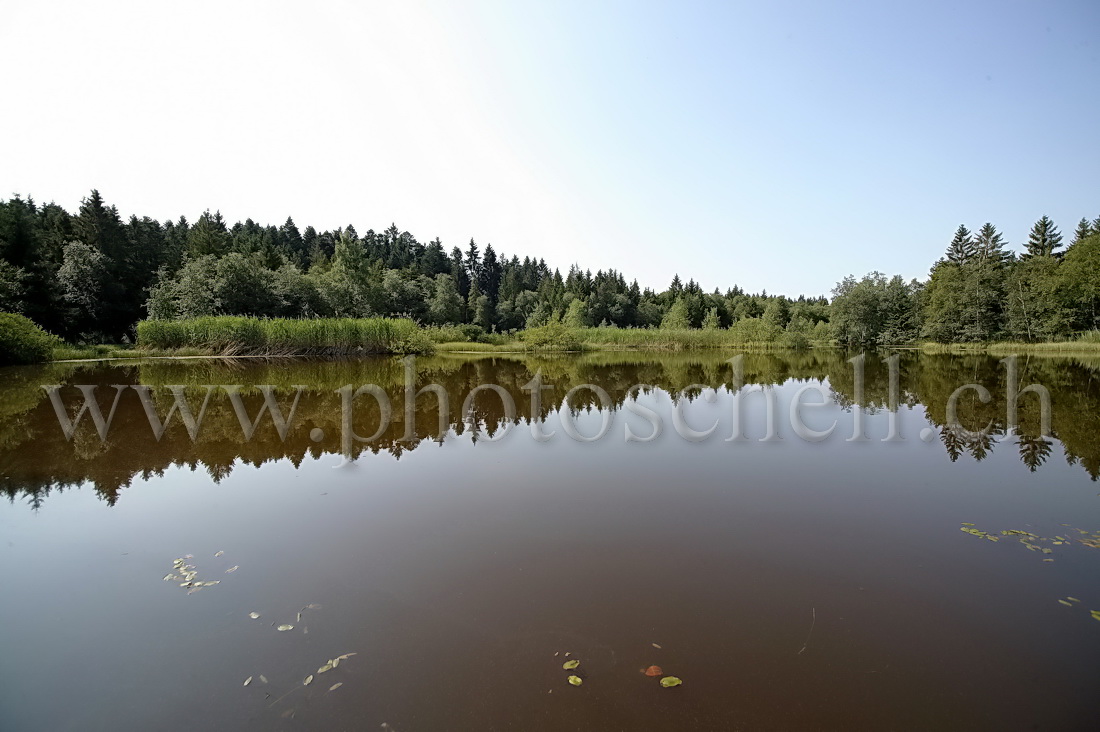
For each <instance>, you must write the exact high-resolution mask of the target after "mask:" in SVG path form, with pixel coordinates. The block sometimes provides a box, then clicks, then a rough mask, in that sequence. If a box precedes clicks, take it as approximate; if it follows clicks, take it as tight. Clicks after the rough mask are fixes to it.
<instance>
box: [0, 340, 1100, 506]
mask: <svg viewBox="0 0 1100 732" xmlns="http://www.w3.org/2000/svg"><path fill="white" fill-rule="evenodd" d="M731 355H732V354H724V353H712V352H704V353H698V352H695V353H668V354H650V353H647V354H638V353H630V352H612V353H594V354H585V355H580V356H559V357H546V356H537V357H523V356H514V357H513V356H508V357H501V356H473V357H467V356H463V357H458V356H454V355H440V356H435V357H431V358H422V359H420V360H419V361H418V362H417V364H416V374H415V387H416V388H417V389H420V388H421V387H423V386H425V385H428V384H439V385H440V386H442V387H443V388H444V389H445V390H446V392H447V394H448V395H449V397H450V405H451V409H450V413H449V414H448V415H447V420H446V422H445V424H446V430H444V431H441V430H440V428H439V412H438V409H437V406H436V404H437V399H436V397H435V396H434V395H431V394H425V395H423V396H421V397H420V398H419V399H417V400H416V401H415V405H414V409H413V412H412V418H413V420H414V424H413V425H412V426H411V428H409V427H408V426H407V425H406V424H405V420H406V415H405V410H404V404H405V402H404V398H405V396H404V364H403V363H402V361H401V360H399V359H392V358H386V359H372V360H356V361H323V362H322V361H288V362H260V363H256V362H247V363H246V362H239V361H238V362H233V361H198V362H191V361H188V362H180V361H150V362H143V363H132V364H124V365H110V366H89V365H80V366H77V365H62V364H55V365H51V366H46V367H38V368H25V369H5V370H4V379H3V385H2V386H0V489H2V490H3V491H5V492H6V493H7V494H8V495H9V497H10V498H11V499H12V500H14V499H15V498H16V497H17V496H25V497H26V499H27V500H28V501H29V502H30V504H31V505H32V507H37V506H40V505H41V503H42V500H43V499H44V498H45V497H46V496H48V495H50V493H51V491H61V490H65V489H66V488H68V487H71V486H76V485H81V484H84V483H91V484H94V486H95V489H96V490H97V491H98V492H99V494H100V495H101V496H102V498H103V499H104V500H106V501H108V502H109V503H112V504H113V503H114V502H115V501H116V500H117V499H118V496H119V494H120V492H121V491H122V490H124V489H125V488H126V487H128V486H129V485H130V484H131V482H132V481H133V479H134V477H135V476H137V477H141V478H149V477H153V476H157V475H161V474H163V473H164V471H166V470H168V469H169V468H172V467H179V466H182V467H187V468H189V469H191V470H196V471H197V470H202V471H204V472H205V473H206V474H207V475H208V476H209V477H210V479H211V480H213V481H214V482H219V481H221V480H222V479H224V478H225V477H226V476H228V475H230V474H231V473H232V471H233V470H234V468H235V467H236V466H237V465H241V464H244V465H252V466H259V465H263V464H264V463H267V462H271V461H275V460H290V461H291V462H292V463H293V464H294V465H295V466H297V465H300V464H301V463H302V462H303V461H304V460H306V459H307V458H312V459H316V458H320V457H322V456H323V455H325V454H334V453H338V452H339V451H340V449H341V448H340V444H339V435H340V433H341V402H340V397H339V396H338V394H337V393H336V390H337V389H339V388H340V387H342V386H344V385H346V384H355V385H363V384H377V385H379V386H380V387H381V388H382V389H383V391H384V392H385V393H386V394H387V395H388V397H389V399H390V402H391V404H392V416H393V419H392V422H391V423H390V424H389V425H388V426H387V427H386V428H385V429H384V430H383V431H382V434H381V436H380V437H379V438H378V439H377V440H375V441H373V442H370V443H367V444H362V443H355V444H354V445H353V448H352V450H353V452H352V455H351V457H352V458H354V457H358V456H359V455H362V454H364V453H374V454H377V453H386V454H389V455H391V456H393V457H394V458H397V459H399V458H400V457H401V456H402V455H403V454H404V453H405V452H407V451H409V450H415V449H420V447H421V444H422V443H424V447H425V448H427V447H430V443H435V444H436V445H441V444H443V443H444V442H445V441H446V440H448V439H453V438H454V437H455V436H467V437H470V438H472V439H474V440H476V439H479V437H478V436H479V435H480V436H481V437H482V438H494V437H496V436H498V435H499V433H500V431H501V430H502V429H504V428H505V426H506V425H509V424H510V425H511V426H515V427H519V426H523V425H525V424H529V423H530V422H531V421H541V420H544V419H546V418H547V416H548V415H549V414H550V413H551V412H552V411H554V410H556V409H558V408H559V407H562V406H564V408H565V409H567V410H568V411H569V412H571V413H572V414H574V415H579V414H581V413H585V412H589V411H592V410H599V409H601V408H603V407H602V405H601V399H600V396H599V395H598V393H597V392H596V391H595V390H593V389H590V388H585V389H579V390H576V391H574V392H573V393H572V394H571V395H570V396H569V398H568V400H566V401H565V402H564V405H563V397H564V395H565V394H566V392H568V391H569V390H570V389H571V388H573V387H574V386H577V385H579V384H592V385H594V386H596V387H598V388H599V389H602V390H603V391H604V392H606V394H607V395H608V396H609V397H610V406H609V408H610V409H611V410H618V409H620V408H621V407H622V405H623V403H624V401H625V400H626V399H627V398H630V397H632V396H633V395H631V394H630V390H631V388H632V387H634V386H635V385H638V384H646V385H651V386H652V388H654V389H658V390H663V391H665V392H668V393H669V394H670V395H671V396H672V399H673V401H674V402H675V401H677V400H679V399H681V398H684V399H687V400H688V401H689V402H690V401H692V400H695V399H697V398H698V397H699V395H700V394H701V392H702V389H703V388H712V389H721V388H726V389H732V388H733V386H734V385H733V369H732V368H731V366H730V363H729V362H728V359H729V358H730V356H731ZM853 355H855V354H850V353H845V352H843V351H839V350H837V351H833V350H822V351H810V352H798V353H778V352H770V353H764V354H746V355H745V356H744V357H743V360H742V367H743V371H744V383H745V384H747V385H751V384H761V385H779V384H784V383H787V382H795V383H801V382H812V381H821V382H825V383H827V384H828V386H829V388H830V389H831V393H832V396H833V399H834V401H835V402H836V404H838V405H839V406H840V407H842V408H845V409H849V410H852V409H862V410H865V411H867V412H877V411H882V410H897V409H902V408H905V409H911V408H915V407H918V406H921V405H923V408H924V412H925V415H926V417H927V419H928V420H929V421H930V422H931V423H932V424H933V425H934V426H935V427H937V428H938V429H937V431H938V433H939V434H938V436H939V441H940V443H941V444H942V445H943V447H944V450H945V453H946V456H947V458H948V459H949V460H950V461H951V462H955V461H957V460H959V459H960V458H962V457H963V456H965V455H968V456H970V457H972V458H973V459H975V460H979V461H980V460H984V459H985V458H987V457H988V456H989V455H991V454H992V453H993V451H994V449H995V447H996V446H997V442H998V439H999V438H1000V437H1003V436H1004V435H1005V434H1006V432H1007V424H1008V422H1007V419H1006V407H1007V405H1006V396H1005V395H1006V386H1007V384H1006V370H1005V367H1004V364H1002V363H1000V362H999V361H998V360H996V359H993V358H988V357H984V356H965V357H960V356H931V355H918V354H916V353H912V352H910V353H902V354H899V357H898V359H897V387H896V393H895V394H894V395H893V396H892V395H891V389H890V369H889V368H888V366H887V364H886V363H885V361H884V359H885V357H886V356H887V355H888V354H868V355H867V358H866V359H865V361H864V369H863V370H864V382H863V384H862V388H860V387H859V386H858V385H857V383H856V380H855V371H854V369H853V365H852V363H850V359H851V358H852V357H853ZM536 374H541V378H542V380H543V383H545V384H551V385H553V387H554V388H553V390H551V391H547V392H546V393H545V395H544V397H543V399H542V400H541V404H538V405H537V406H535V407H533V406H532V399H531V393H530V391H529V390H525V388H524V387H525V386H527V385H528V384H529V383H530V382H531V381H532V379H533V378H534V377H535V375H536ZM1096 375H1097V367H1096V365H1095V364H1091V363H1089V362H1087V361H1082V360H1077V359H1071V358H1029V359H1021V361H1020V362H1019V380H1020V384H1021V386H1022V385H1025V384H1029V383H1039V384H1042V385H1044V386H1045V387H1046V388H1047V389H1049V390H1050V392H1051V397H1052V399H1051V401H1052V405H1053V410H1052V415H1051V417H1052V419H1051V435H1050V436H1049V437H1051V438H1055V439H1056V440H1057V441H1058V443H1059V444H1060V445H1061V448H1062V450H1063V452H1064V455H1065V458H1066V460H1067V462H1068V463H1070V464H1073V465H1079V466H1081V468H1082V469H1083V470H1084V471H1085V472H1086V473H1087V474H1088V475H1089V476H1090V477H1091V478H1092V479H1093V480H1096V479H1097V478H1098V476H1100V440H1097V438H1096V435H1098V434H1100V380H1098V379H1096V378H1095V377H1096ZM43 384H68V385H73V384H96V385H99V387H100V389H99V391H98V393H99V395H100V402H101V404H103V405H104V407H105V408H106V407H109V405H110V398H111V395H113V393H114V389H112V388H111V385H113V384H143V385H147V386H149V387H150V394H151V397H152V401H153V404H154V405H155V408H156V411H157V413H158V414H159V415H160V417H161V418H162V419H163V418H164V416H165V415H166V414H167V413H168V410H169V408H170V407H171V405H172V395H171V393H170V391H169V390H168V389H167V388H166V387H168V386H171V385H177V384H178V385H183V386H184V387H185V389H184V393H185V394H186V395H187V396H188V398H189V400H190V403H191V404H192V405H198V404H200V403H201V402H202V397H203V395H204V393H205V385H208V384H241V385H244V386H243V388H242V391H241V395H242V400H243V403H244V405H245V408H246V410H247V412H248V414H249V415H250V416H252V417H254V416H255V415H256V414H257V413H258V411H259V410H260V409H261V408H262V407H263V403H264V399H263V395H262V394H261V393H260V391H259V390H258V389H256V388H255V386H256V385H260V384H271V385H274V386H275V387H276V395H277V399H278V400H279V403H280V405H283V406H284V408H289V405H290V403H291V402H292V400H293V395H294V389H295V386H296V385H308V387H307V389H306V390H305V394H304V395H303V397H302V399H301V401H300V404H299V407H298V413H297V415H296V418H295V421H294V426H293V429H292V430H291V431H290V433H289V434H288V435H287V438H286V440H282V439H280V437H279V435H278V434H277V431H276V429H275V427H274V426H273V424H272V423H271V420H270V419H269V418H268V417H266V416H265V418H264V420H262V422H261V424H260V426H259V427H258V428H257V430H256V433H255V435H254V436H253V439H251V440H246V439H244V436H243V434H242V429H241V424H240V422H239V420H238V417H237V415H236V413H235V412H234V410H233V408H232V406H231V404H230V403H229V401H228V400H227V398H226V397H225V395H224V394H220V395H219V396H218V397H215V398H213V399H211V402H210V406H209V409H208V410H207V413H206V414H205V416H204V420H203V423H202V428H201V434H200V435H199V439H198V440H197V441H192V440H191V438H190V436H189V435H188V434H187V431H186V429H185V428H184V425H183V424H182V423H181V422H180V421H179V418H178V416H177V417H175V418H173V420H172V422H171V424H170V426H169V427H168V428H167V430H166V432H165V433H164V435H163V438H162V439H161V440H159V441H158V440H156V439H155V437H154V435H153V433H152V430H151V428H150V424H149V420H148V417H147V415H146V413H145V411H144V409H143V407H142V405H141V402H140V399H139V398H138V395H137V393H136V392H134V391H133V390H128V391H127V392H126V393H125V395H124V396H123V397H122V398H121V400H120V402H119V406H118V410H117V413H116V414H115V416H114V420H113V422H112V425H111V428H110V434H109V436H108V439H107V441H105V442H104V441H101V440H100V439H99V437H98V435H97V434H96V433H95V430H94V428H93V427H92V425H91V423H90V420H89V419H87V416H85V418H84V419H83V420H82V422H81V425H80V427H79V428H78V429H77V431H76V433H75V435H74V437H73V440H72V441H68V440H66V439H65V437H64V435H63V434H62V431H61V429H60V428H59V425H58V420H57V417H56V415H55V413H54V411H53V407H52V405H51V404H50V402H49V399H48V398H47V397H46V392H45V391H44V390H43V389H42V388H41V385H43ZM482 384H496V385H499V386H500V387H501V388H502V389H503V390H504V392H505V393H506V394H507V395H509V396H510V397H511V400H512V402H513V403H514V405H515V413H514V415H512V416H511V418H509V416H508V414H507V413H506V408H505V404H504V403H503V401H502V399H501V397H500V395H498V394H496V393H493V392H492V391H489V390H482V391H481V392H479V393H477V394H476V395H475V397H474V398H473V400H472V409H471V411H470V413H469V414H460V412H461V409H460V407H461V405H462V404H463V402H464V401H465V400H466V398H467V397H468V396H469V395H470V394H471V392H473V391H474V390H475V389H476V388H477V387H478V386H479V385H482ZM964 384H981V385H984V386H985V387H986V388H988V389H989V391H990V393H991V395H992V399H991V400H990V401H989V402H988V403H983V402H981V401H980V400H979V399H978V398H977V395H976V394H975V393H974V392H973V390H970V391H968V392H967V393H965V394H962V395H961V396H960V397H959V399H958V401H957V405H956V406H957V416H958V424H957V425H952V424H949V421H948V419H947V404H948V401H949V399H950V397H951V395H952V394H953V393H954V392H955V390H956V389H958V388H959V387H960V386H961V385H964ZM691 385H696V386H695V387H694V388H693V389H690V390H688V391H686V392H685V393H684V394H683V396H681V391H682V390H684V389H685V388H686V387H689V386H691ZM642 391H643V393H645V392H646V391H647V389H643V390H642ZM62 393H63V395H64V402H65V404H66V406H67V408H68V409H69V410H70V415H72V414H75V411H76V409H77V408H78V405H79V402H80V399H81V397H80V395H79V393H78V392H77V390H76V389H72V388H69V389H65V390H63V392H62ZM1018 410H1019V414H1018V427H1017V429H1016V435H1015V439H1016V442H1017V449H1018V453H1019V457H1020V460H1021V461H1022V462H1023V463H1024V465H1026V466H1027V467H1028V469H1029V470H1031V471H1036V470H1038V469H1039V467H1040V466H1042V465H1045V464H1046V463H1047V462H1048V460H1049V458H1050V455H1051V454H1052V452H1053V449H1054V444H1055V442H1054V440H1053V439H1049V438H1048V437H1045V436H1043V435H1041V434H1040V430H1041V410H1040V404H1039V399H1038V398H1037V397H1035V396H1034V395H1024V396H1022V397H1021V398H1020V400H1019V405H1018ZM380 420H381V411H380V409H379V407H378V405H377V403H376V402H375V401H374V400H373V399H370V398H368V397H363V398H361V399H359V400H357V401H356V402H355V409H354V420H353V427H354V429H355V431H356V432H357V433H358V434H361V435H370V434H372V433H374V432H375V431H376V430H377V429H378V425H379V422H380ZM987 427H988V428H987ZM322 433H323V437H322V438H321V439H315V437H316V436H318V435H321V434H322Z"/></svg>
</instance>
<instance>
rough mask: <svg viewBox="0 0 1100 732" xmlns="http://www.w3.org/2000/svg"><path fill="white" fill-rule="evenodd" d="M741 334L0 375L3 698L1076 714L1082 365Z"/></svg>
mask: <svg viewBox="0 0 1100 732" xmlns="http://www.w3.org/2000/svg"><path fill="white" fill-rule="evenodd" d="M737 355H738V354H735V353H669V354H656V355H653V354H638V353H591V354H582V355H573V356H558V357H551V356H547V357H526V356H520V355H515V356H513V355H506V354H505V355H486V354H483V355H460V354H441V355H437V356H432V357H424V358H419V359H416V360H415V361H412V362H406V361H403V360H401V359H399V358H379V359H371V360H355V361H329V362H315V361H293V360H291V361H262V360H237V361H212V360H201V359H196V360H180V361H169V360H148V361H141V362H112V363H109V364H105V363H100V364H89V363H80V364H77V363H69V364H64V363H59V364H52V365H48V366H42V367H36V368H8V369H3V370H0V420H2V421H0V488H2V489H3V491H4V493H5V494H6V495H7V496H8V497H9V499H10V500H9V501H8V502H5V504H4V505H3V506H0V576H2V577H3V598H4V601H3V602H2V603H0V648H2V649H3V651H2V656H0V658H2V660H0V728H2V729H5V730H51V731H57V730H81V731H82V732H83V731H86V730H116V729H157V730H195V729H234V730H237V729H239V730H253V729H254V730H270V729H286V730H297V729H319V730H320V729H323V730H336V729H388V730H396V731H397V732H408V731H410V730H447V729H456V730H467V729H478V730H543V729H545V730H560V729H579V730H635V729H677V730H696V729H697V730H734V729H745V730H757V729H763V730H812V729H845V730H888V729H896V730H927V729H951V730H973V729H991V728H998V729H1012V730H1016V729H1057V730H1067V729H1096V727H1097V724H1098V720H1100V695H1098V693H1097V688H1098V682H1100V665H1098V661H1100V622H1097V619H1096V617H1095V616H1094V614H1093V612H1092V611H1094V610H1096V611H1100V583H1098V582H1097V579H1098V577H1100V495H1098V492H1100V486H1098V483H1097V477H1098V476H1100V366H1098V364H1097V363H1095V362H1089V361H1088V360H1078V359H1073V358H1034V357H1031V358H1028V357H1024V356H1021V357H1019V359H1017V360H1016V361H1015V362H1014V363H1004V362H1002V361H999V360H997V359H994V358H989V357H985V356H972V357H971V356H968V357H960V356H931V355H917V354H915V353H901V354H899V355H897V357H896V358H894V359H893V361H892V362H891V361H889V358H888V357H889V356H890V354H885V353H877V354H876V353H868V354H866V356H865V357H864V358H863V359H862V360H860V359H859V358H855V360H852V359H853V358H854V357H857V354H845V353H841V352H831V351H812V352H806V353H768V354H745V355H744V356H743V357H740V358H734V357H736V356H737ZM731 358H732V359H733V360H732V361H731V360H730V359H731ZM1010 370H1011V373H1012V376H1011V377H1010V376H1009V373H1010ZM407 381H408V382H410V383H412V384H413V387H414V388H413V390H407V389H406V382H407ZM432 384H435V385H437V386H438V388H437V389H435V390H434V391H427V392H425V393H423V394H422V395H421V396H419V397H418V398H412V395H414V393H415V390H419V389H421V388H423V387H426V386H428V385H432ZM1014 384H1015V386H1016V387H1018V388H1019V389H1023V387H1025V386H1027V385H1029V384H1038V385H1040V386H1041V387H1042V388H1041V389H1040V388H1033V389H1031V390H1028V391H1024V392H1022V393H1019V394H1018V396H1017V397H1016V398H1015V400H1014V399H1013V398H1012V396H1011V392H1012V391H1013V386H1014ZM115 385H117V387H116V386H115ZM639 385H641V386H639ZM81 386H83V387H84V390H83V391H82V390H81V388H79V387H81ZM93 386H94V387H95V389H94V390H93V389H92V387H93ZM261 386H264V387H266V388H264V389H261V388H260V387H261ZM44 387H47V388H44ZM50 387H59V388H50ZM208 387H209V388H208ZM479 387H482V388H479ZM960 387H964V388H961V389H960ZM956 390H958V391H957V393H956ZM1043 390H1045V394H1044V393H1042V392H1043ZM265 392H266V395H265ZM85 394H90V395H92V396H93V397H94V398H95V399H96V405H98V407H99V408H100V409H101V414H99V415H98V416H100V417H101V419H100V425H99V428H100V429H97V425H96V424H95V419H93V417H95V416H97V415H96V414H95V413H94V410H88V409H86V410H85V412H84V413H83V414H82V416H81V418H80V420H79V421H78V422H76V424H75V425H73V424H71V420H72V418H73V417H74V416H75V415H76V414H77V412H78V411H79V410H80V409H81V406H82V405H84V404H85ZM953 394H954V398H952V395H953ZM443 395H445V398H446V400H447V401H448V402H449V404H448V407H449V408H448V410H447V414H445V415H443V419H442V420H441V419H440V411H441V410H440V409H439V408H438V401H439V399H440V397H441V396H443ZM983 397H988V401H985V402H983V401H982V398H983ZM116 398H117V403H116V404H115V407H114V410H113V414H112V402H113V400H115V399H116ZM177 398H180V399H182V400H185V402H186V405H187V406H188V408H189V409H190V412H191V414H190V418H191V425H188V424H186V423H185V422H186V420H183V419H181V413H182V410H180V409H177V411H176V413H175V414H174V415H173V416H172V417H171V419H170V420H169V421H168V423H167V426H165V425H164V424H163V420H164V418H165V416H166V415H167V414H168V412H169V409H170V408H171V407H172V405H173V403H174V400H175V399H177ZM265 398H266V399H268V400H269V401H268V402H267V404H268V411H267V412H265V413H264V414H262V415H261V416H260V418H259V419H258V420H257V414H259V413H260V412H261V409H262V408H263V407H264V405H265ZM295 398H297V405H296V408H294V409H293V414H292V413H291V412H292V405H293V404H294V402H295ZM204 399H208V401H207V404H206V409H205V411H203V412H202V413H201V419H200V411H201V409H200V408H201V406H202V404H203V401H204ZM1044 400H1047V401H1048V403H1049V411H1047V412H1046V413H1044V409H1043V408H1042V403H1043V401H1044ZM1012 401H1016V410H1015V411H1016V415H1015V416H1013V415H1012V414H1011V412H1012V411H1013V410H1011V409H1010V406H1011V402H1012ZM387 403H388V407H389V408H388V410H387V409H386V404H387ZM792 404H793V405H794V406H795V407H798V405H802V406H801V407H798V408H797V409H795V410H794V411H793V412H792ZM272 405H273V406H274V407H275V410H277V417H278V419H276V420H274V421H273V419H272V411H273V410H272V409H271V406H272ZM464 407H465V408H464ZM387 411H388V414H387ZM280 421H281V422H282V424H281V425H279V424H277V423H278V422H280ZM1044 422H1046V423H1047V424H1044ZM834 424H835V427H834V428H833V431H832V432H831V433H829V432H828V430H829V427H830V425H834ZM189 427H190V428H191V432H193V434H191V433H189ZM1010 427H1015V429H1009V428H1010ZM161 428H163V431H161ZM280 428H281V429H280ZM712 428H713V431H711V430H712ZM158 432H160V439H158V438H157V436H156V435H157V433H158ZM280 432H281V433H282V434H280ZM1044 432H1046V433H1047V434H1046V436H1044V434H1043V433H1044ZM66 433H68V434H66ZM731 437H732V438H734V439H731ZM853 437H854V438H855V439H853ZM371 438H373V439H371ZM214 582H216V583H217V584H207V583H214ZM252 615H257V616H258V617H252ZM351 654H354V655H351ZM333 660H338V663H337V664H336V666H335V668H333V667H332V666H333V664H332V663H331V662H332V661H333ZM570 661H579V665H577V666H576V668H575V669H566V668H563V666H565V665H566V664H569V662H570ZM569 665H572V664H569ZM651 666H659V667H660V670H659V672H654V671H652V670H651V673H656V675H647V674H646V673H644V671H645V670H646V669H649V668H650V667H651ZM570 676H574V677H576V680H579V681H580V682H581V683H580V685H579V686H575V685H573V684H572V683H571V682H570V681H569V677H570ZM310 677H312V678H310ZM668 677H675V678H678V679H680V680H682V682H683V683H682V685H679V686H673V687H667V688H666V687H664V686H662V683H661V679H662V678H668ZM248 679H251V680H250V681H249V682H248V683H247V685H246V683H245V682H246V680H248ZM307 680H308V683H305V682H306V681H307ZM668 683H673V682H668Z"/></svg>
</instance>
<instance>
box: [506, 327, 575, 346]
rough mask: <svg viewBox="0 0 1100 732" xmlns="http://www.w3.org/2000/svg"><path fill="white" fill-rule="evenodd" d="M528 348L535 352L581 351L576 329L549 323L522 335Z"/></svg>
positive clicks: (530, 329)
mask: <svg viewBox="0 0 1100 732" xmlns="http://www.w3.org/2000/svg"><path fill="white" fill-rule="evenodd" d="M520 335H521V337H522V338H523V342H524V343H525V344H526V345H527V347H528V348H530V349H531V350H535V351H579V350H581V342H580V339H579V338H577V333H576V329H575V328H570V327H568V326H565V325H562V324H561V323H547V324H546V325H540V326H538V327H537V328H528V329H527V330H525V331H523V333H521V334H520Z"/></svg>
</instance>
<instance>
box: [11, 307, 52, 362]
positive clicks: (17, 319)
mask: <svg viewBox="0 0 1100 732" xmlns="http://www.w3.org/2000/svg"><path fill="white" fill-rule="evenodd" d="M59 345H61V339H60V338H57V337H56V336H53V335H50V334H49V333H47V332H46V331H44V330H42V329H41V328H39V327H38V326H37V325H35V324H34V321H32V320H31V319H30V318H27V317H24V316H22V315H18V314H16V313H0V366H11V365H16V364H28V363H42V362H43V361H49V360H50V358H51V357H52V355H53V349H54V348H56V347H57V346H59Z"/></svg>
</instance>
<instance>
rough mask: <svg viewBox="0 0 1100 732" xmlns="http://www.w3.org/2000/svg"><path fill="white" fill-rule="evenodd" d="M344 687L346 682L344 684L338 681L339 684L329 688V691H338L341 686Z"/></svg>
mask: <svg viewBox="0 0 1100 732" xmlns="http://www.w3.org/2000/svg"><path fill="white" fill-rule="evenodd" d="M343 685H344V682H343V681H337V682H336V683H335V684H333V685H332V686H330V687H328V690H329V691H336V690H337V689H339V688H340V687H341V686H343Z"/></svg>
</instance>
